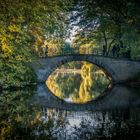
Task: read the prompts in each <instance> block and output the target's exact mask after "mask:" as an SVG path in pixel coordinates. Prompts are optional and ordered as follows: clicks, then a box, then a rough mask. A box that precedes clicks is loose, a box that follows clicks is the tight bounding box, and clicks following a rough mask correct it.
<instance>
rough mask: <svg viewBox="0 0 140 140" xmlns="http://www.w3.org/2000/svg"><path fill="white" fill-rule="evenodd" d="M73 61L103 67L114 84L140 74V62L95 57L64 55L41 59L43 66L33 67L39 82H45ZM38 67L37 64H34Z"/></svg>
mask: <svg viewBox="0 0 140 140" xmlns="http://www.w3.org/2000/svg"><path fill="white" fill-rule="evenodd" d="M71 61H87V62H90V63H93V64H95V65H97V66H99V67H101V68H102V69H103V70H104V71H105V73H107V75H109V76H111V77H112V80H113V82H114V83H119V82H125V81H127V80H128V79H130V78H133V77H134V76H136V75H137V74H138V73H140V62H138V61H131V60H126V59H115V58H110V57H103V56H94V55H86V54H85V55H63V56H55V57H48V58H44V59H41V61H40V62H41V66H39V67H37V66H35V67H33V68H34V69H35V71H36V74H37V76H38V82H45V81H46V79H47V78H48V76H49V75H50V74H51V73H52V72H53V71H54V70H55V69H56V68H58V67H59V66H60V65H63V64H65V63H67V62H71ZM34 65H36V64H34Z"/></svg>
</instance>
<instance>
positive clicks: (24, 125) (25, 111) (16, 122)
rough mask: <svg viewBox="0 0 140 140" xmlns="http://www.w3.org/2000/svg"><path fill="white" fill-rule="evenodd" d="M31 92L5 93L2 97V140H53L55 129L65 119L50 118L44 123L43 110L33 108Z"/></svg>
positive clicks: (0, 114)
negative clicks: (55, 119)
mask: <svg viewBox="0 0 140 140" xmlns="http://www.w3.org/2000/svg"><path fill="white" fill-rule="evenodd" d="M32 96H33V91H32V89H31V90H27V89H25V90H20V91H13V92H9V91H8V92H4V93H1V95H0V110H1V111H0V140H6V139H8V140H14V139H36V138H38V139H48V140H49V139H53V131H52V130H53V128H54V126H55V129H56V128H57V127H58V126H57V124H60V123H58V122H61V123H62V124H63V121H62V120H63V118H62V117H60V116H59V118H61V119H59V118H58V119H57V121H56V122H55V123H56V124H55V123H54V120H53V119H52V118H51V117H49V118H48V119H47V120H46V121H42V119H41V117H42V109H41V107H39V106H32V105H31V103H30V101H31V100H30V99H31V97H32Z"/></svg>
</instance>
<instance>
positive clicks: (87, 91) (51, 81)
mask: <svg viewBox="0 0 140 140" xmlns="http://www.w3.org/2000/svg"><path fill="white" fill-rule="evenodd" d="M109 79H110V77H109V76H108V75H106V74H105V73H104V71H103V70H102V69H101V68H100V67H98V66H97V65H94V64H91V63H89V62H86V61H72V62H69V63H66V64H64V65H61V66H60V67H59V68H57V69H56V70H55V71H54V72H53V73H52V74H51V75H50V76H49V78H48V79H47V81H46V84H47V86H48V88H49V89H50V91H51V92H52V93H53V94H54V95H55V96H57V97H59V98H60V99H63V100H65V101H67V102H71V103H86V102H88V101H91V100H93V99H95V98H97V97H98V96H100V95H102V94H103V92H104V90H105V89H106V88H107V87H108V85H109V84H110V80H109Z"/></svg>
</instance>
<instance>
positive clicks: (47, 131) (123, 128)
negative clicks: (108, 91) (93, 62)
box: [0, 88, 140, 140]
mask: <svg viewBox="0 0 140 140" xmlns="http://www.w3.org/2000/svg"><path fill="white" fill-rule="evenodd" d="M32 90H33V89H26V88H25V89H24V90H20V91H12V92H10V91H6V92H3V93H1V94H0V139H1V140H6V139H8V140H14V139H17V140H18V139H20V140H25V139H27V140H34V139H36V140H46V139H47V140H53V139H57V140H74V139H76V140H81V139H85V140H89V139H101V138H114V137H117V136H119V139H122V140H124V139H131V138H133V139H135V138H137V137H138V136H139V134H140V123H139V122H140V115H139V114H140V110H139V109H137V108H132V109H130V108H129V109H125V110H113V111H112V110H110V111H66V110H58V109H50V108H47V107H42V106H40V105H39V104H36V105H33V104H32V102H31V99H32V96H33V94H34V91H32Z"/></svg>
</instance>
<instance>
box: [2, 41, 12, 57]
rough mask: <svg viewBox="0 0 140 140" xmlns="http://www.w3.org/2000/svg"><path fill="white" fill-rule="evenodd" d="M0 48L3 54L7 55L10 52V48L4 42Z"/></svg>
mask: <svg viewBox="0 0 140 140" xmlns="http://www.w3.org/2000/svg"><path fill="white" fill-rule="evenodd" d="M1 48H2V52H3V53H4V56H6V57H7V56H9V55H11V54H12V49H11V48H10V46H8V45H7V44H6V43H3V44H2V47H1Z"/></svg>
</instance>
